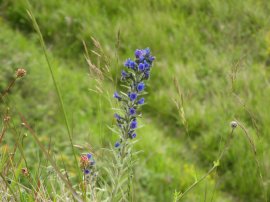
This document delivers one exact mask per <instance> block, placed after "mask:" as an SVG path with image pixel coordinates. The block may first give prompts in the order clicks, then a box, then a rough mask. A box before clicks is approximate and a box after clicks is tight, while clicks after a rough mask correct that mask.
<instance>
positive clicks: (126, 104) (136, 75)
mask: <svg viewBox="0 0 270 202" xmlns="http://www.w3.org/2000/svg"><path fill="white" fill-rule="evenodd" d="M154 60H155V57H153V56H152V55H151V52H150V49H149V48H146V49H142V50H140V49H137V50H136V51H135V59H134V60H131V59H130V58H129V59H127V60H126V61H125V63H124V66H125V67H127V69H126V70H122V72H121V81H122V82H123V84H124V85H125V87H126V89H127V90H126V92H120V93H118V92H115V93H114V98H116V99H117V100H118V101H119V102H121V111H122V113H121V115H120V114H115V115H114V117H115V118H116V121H117V124H118V127H119V128H120V130H121V133H120V140H119V142H116V143H115V147H116V148H118V147H120V146H121V145H124V144H125V143H124V142H125V141H127V140H128V139H133V138H135V137H136V134H135V129H136V128H137V127H138V122H137V116H138V115H140V113H138V110H139V107H140V106H141V105H143V104H144V102H145V100H144V98H143V97H142V96H143V93H144V90H145V81H146V80H148V79H149V77H150V71H151V67H152V64H153V61H154ZM134 134H135V135H134ZM120 153H121V155H122V154H123V155H125V153H123V152H120Z"/></svg>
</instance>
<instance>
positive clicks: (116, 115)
mask: <svg viewBox="0 0 270 202" xmlns="http://www.w3.org/2000/svg"><path fill="white" fill-rule="evenodd" d="M114 118H116V119H117V120H121V119H122V117H121V116H120V115H119V114H117V113H115V114H114Z"/></svg>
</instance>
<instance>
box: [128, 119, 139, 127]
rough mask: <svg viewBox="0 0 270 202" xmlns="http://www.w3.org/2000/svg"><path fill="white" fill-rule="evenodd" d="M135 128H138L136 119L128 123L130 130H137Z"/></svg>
mask: <svg viewBox="0 0 270 202" xmlns="http://www.w3.org/2000/svg"><path fill="white" fill-rule="evenodd" d="M137 126H138V123H137V121H136V119H134V120H133V121H131V123H130V128H131V129H135V128H137Z"/></svg>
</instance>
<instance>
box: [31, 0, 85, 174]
mask: <svg viewBox="0 0 270 202" xmlns="http://www.w3.org/2000/svg"><path fill="white" fill-rule="evenodd" d="M27 2H28V1H27ZM28 5H29V8H30V4H29V2H28ZM27 13H28V15H29V17H30V19H31V20H32V23H33V26H34V28H35V30H36V31H37V34H38V36H39V40H40V43H41V46H42V50H43V53H44V56H45V58H46V62H47V64H48V67H49V70H50V74H51V77H52V80H53V84H54V86H55V89H56V93H57V96H58V99H59V102H60V107H61V110H62V112H63V115H64V121H65V125H66V128H67V132H68V137H69V141H70V144H71V147H72V153H73V156H74V159H75V162H76V166H77V172H78V174H79V177H80V179H81V178H82V174H81V172H80V171H81V170H80V168H79V164H78V160H77V158H76V152H75V149H74V146H73V140H72V133H71V129H70V126H69V123H68V119H67V113H66V110H65V107H64V103H63V99H62V95H61V92H60V89H59V87H58V84H57V82H56V79H55V75H54V72H53V68H52V65H51V63H50V60H49V57H48V53H47V50H46V45H45V42H44V39H43V36H42V33H41V31H40V28H39V25H38V24H37V21H36V19H35V17H34V15H33V14H32V12H31V11H30V10H27Z"/></svg>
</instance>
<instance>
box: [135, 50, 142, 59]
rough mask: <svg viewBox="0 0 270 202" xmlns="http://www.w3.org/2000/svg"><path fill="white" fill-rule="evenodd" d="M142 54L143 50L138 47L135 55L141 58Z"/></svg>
mask: <svg viewBox="0 0 270 202" xmlns="http://www.w3.org/2000/svg"><path fill="white" fill-rule="evenodd" d="M141 55H142V51H141V50H139V49H137V50H136V51H135V57H136V58H139V57H140V56H141Z"/></svg>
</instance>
